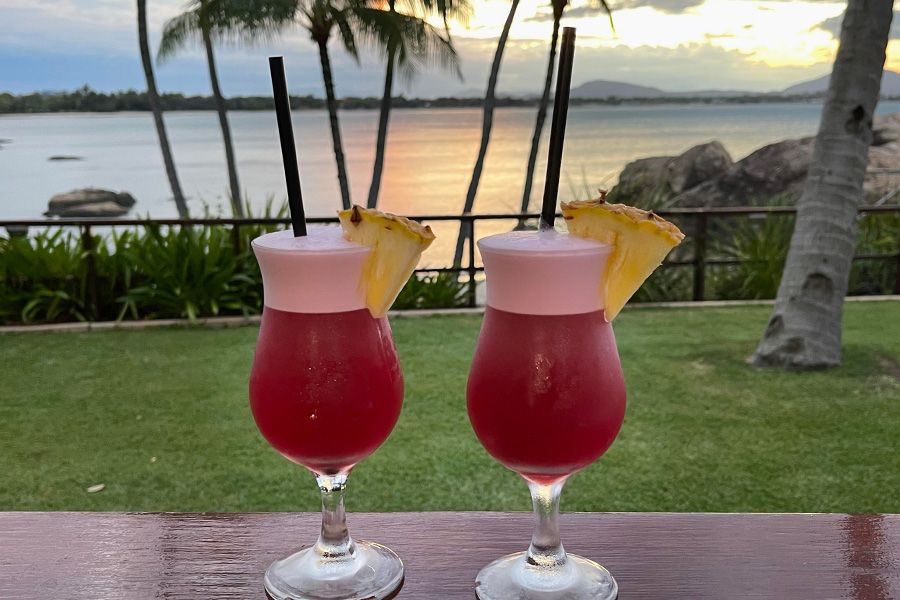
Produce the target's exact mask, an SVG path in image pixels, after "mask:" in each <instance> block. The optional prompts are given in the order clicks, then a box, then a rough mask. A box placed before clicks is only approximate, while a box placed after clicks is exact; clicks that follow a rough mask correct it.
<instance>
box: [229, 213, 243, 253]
mask: <svg viewBox="0 0 900 600" xmlns="http://www.w3.org/2000/svg"><path fill="white" fill-rule="evenodd" d="M231 247H232V250H234V257H235V258H237V257H238V256H240V254H241V225H240V223H238V222H237V221H234V222H233V223H232V224H231Z"/></svg>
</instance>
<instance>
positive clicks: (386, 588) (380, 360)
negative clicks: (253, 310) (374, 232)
mask: <svg viewBox="0 0 900 600" xmlns="http://www.w3.org/2000/svg"><path fill="white" fill-rule="evenodd" d="M253 250H254V252H255V253H256V257H257V260H258V261H259V265H260V270H261V271H262V275H263V286H264V293H265V308H264V310H263V316H262V325H261V327H260V330H259V340H258V342H257V346H256V355H255V357H254V360H253V369H252V372H251V374H250V407H251V409H252V411H253V417H254V419H255V420H256V424H257V426H258V427H259V430H260V432H261V433H262V434H263V436H264V437H265V438H266V440H267V441H268V442H269V443H270V444H271V445H272V446H273V447H274V448H275V449H276V450H277V451H278V452H280V453H281V454H282V455H284V456H285V457H287V458H289V459H290V460H292V461H294V462H295V463H298V464H300V465H302V466H304V467H306V468H307V469H309V470H310V471H312V473H313V474H314V475H315V477H316V483H317V484H318V487H319V490H320V492H321V495H322V529H321V533H320V535H319V539H318V541H317V542H316V543H315V544H314V545H312V546H310V547H307V548H304V549H302V550H300V551H299V552H296V553H294V554H292V555H290V556H288V557H287V558H284V559H282V560H277V561H275V562H274V563H272V565H271V566H270V567H269V569H268V570H267V571H266V575H265V587H266V592H267V596H268V597H270V598H273V599H274V600H300V599H310V598H327V599H331V600H360V599H363V598H366V599H369V598H376V599H377V598H386V597H389V596H390V595H391V594H393V593H394V592H395V591H396V589H397V588H398V587H399V586H400V584H401V583H402V581H403V563H402V562H401V561H400V559H399V558H398V557H397V555H396V554H394V553H393V552H392V551H391V550H390V549H388V548H385V547H384V546H381V545H379V544H375V543H372V542H363V541H356V540H353V539H352V538H351V537H350V535H349V533H348V531H347V525H346V520H345V513H344V504H343V494H344V490H345V487H346V482H347V476H348V475H349V473H350V470H351V469H352V468H353V467H354V465H356V464H357V463H358V462H359V461H361V460H363V459H364V458H366V457H367V456H369V455H370V454H371V453H372V452H374V451H375V449H376V448H378V446H380V445H381V444H382V443H383V442H384V441H385V440H386V439H387V437H388V435H390V433H391V430H392V429H393V428H394V424H395V423H396V422H397V418H398V417H399V415H400V408H401V406H402V404H403V377H402V375H401V373H400V365H399V363H398V361H397V353H396V350H395V348H394V342H393V339H392V338H391V328H390V325H389V324H388V320H387V317H386V316H384V314H377V315H374V316H373V313H372V312H371V310H370V308H369V306H368V304H367V289H368V283H369V279H368V270H369V268H370V265H372V264H373V263H372V259H373V258H379V257H378V256H376V254H375V250H373V248H372V247H369V246H367V245H365V244H362V243H356V242H351V241H349V240H348V239H345V235H344V234H343V233H342V231H341V229H339V228H337V227H319V228H317V227H310V228H309V232H308V234H307V235H306V236H302V237H294V236H293V235H292V234H291V232H289V231H283V232H278V233H272V234H267V235H264V236H261V237H259V238H257V239H255V240H254V241H253ZM380 258H382V259H384V257H383V256H381V257H380ZM415 258H417V256H416V257H415ZM413 264H414V263H413ZM409 270H410V271H411V269H409ZM401 276H405V277H408V276H409V273H408V272H406V273H405V274H404V273H401V274H398V275H397V277H401ZM395 287H396V286H395ZM382 300H383V302H382V304H386V305H387V306H389V305H390V303H391V302H392V301H393V297H390V298H383V299H382Z"/></svg>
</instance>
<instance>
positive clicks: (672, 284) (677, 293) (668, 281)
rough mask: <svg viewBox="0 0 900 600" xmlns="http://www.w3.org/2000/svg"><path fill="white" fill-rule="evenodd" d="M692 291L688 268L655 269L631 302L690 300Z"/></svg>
mask: <svg viewBox="0 0 900 600" xmlns="http://www.w3.org/2000/svg"><path fill="white" fill-rule="evenodd" d="M692 291H693V283H692V281H691V272H690V267H682V266H677V267H665V268H662V269H657V270H656V271H654V272H653V274H652V275H651V276H650V277H648V278H647V281H645V282H644V284H643V285H642V286H641V287H640V289H638V291H637V292H635V294H634V296H632V298H631V302H675V301H679V300H690V299H691V293H692Z"/></svg>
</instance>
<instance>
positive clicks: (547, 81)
mask: <svg viewBox="0 0 900 600" xmlns="http://www.w3.org/2000/svg"><path fill="white" fill-rule="evenodd" d="M597 2H598V4H599V6H600V7H601V8H603V9H604V10H605V11H606V14H607V15H609V26H610V27H613V29H615V27H614V25H613V21H612V11H611V10H610V9H609V5H608V4H607V3H606V0H597ZM550 4H551V5H552V8H553V35H552V36H551V37H550V59H549V61H548V62H547V75H546V76H545V77H544V92H543V93H542V94H541V101H540V103H539V104H538V112H537V118H536V119H535V122H534V135H532V137H531V152H530V153H529V155H528V167H527V168H526V170H525V187H524V189H523V190H522V208H521V210H520V211H519V212H521V213H527V212H528V205H529V204H530V203H531V186H532V183H533V182H534V168H535V165H536V164H537V155H538V147H539V146H540V145H541V134H542V133H543V131H544V121H546V120H547V107H548V106H549V105H550V86H551V85H552V84H553V66H554V65H555V64H556V47H557V41H558V39H559V22H560V20H561V19H562V16H563V12H565V10H566V7H567V6H568V5H569V0H550Z"/></svg>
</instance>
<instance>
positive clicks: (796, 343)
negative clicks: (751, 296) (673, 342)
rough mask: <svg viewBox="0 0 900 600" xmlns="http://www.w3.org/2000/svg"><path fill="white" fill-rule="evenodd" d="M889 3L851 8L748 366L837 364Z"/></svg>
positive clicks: (866, 2)
mask: <svg viewBox="0 0 900 600" xmlns="http://www.w3.org/2000/svg"><path fill="white" fill-rule="evenodd" d="M892 5H893V0H849V2H848V4H847V11H846V13H845V14H844V22H843V25H842V27H841V41H840V47H839V49H838V53H837V58H835V61H834V68H833V71H832V74H831V83H830V85H829V88H828V94H827V96H826V98H825V105H824V108H823V110H822V121H821V124H820V126H819V132H818V135H817V136H816V142H815V149H814V151H813V160H812V164H811V166H810V170H809V175H808V176H807V180H806V185H805V188H804V190H803V195H802V196H801V198H800V199H799V200H798V202H797V221H796V225H795V227H794V234H793V236H792V238H791V246H790V250H789V251H788V256H787V262H786V264H785V267H784V273H783V274H782V278H781V285H780V286H779V289H778V297H777V299H776V301H775V309H774V311H773V313H772V317H771V318H770V319H769V323H768V326H767V327H766V331H765V333H764V334H763V338H762V340H761V341H760V342H759V346H758V347H757V349H756V352H755V353H754V354H753V356H752V357H751V359H750V360H751V362H752V363H753V364H755V365H757V366H771V367H782V368H785V369H814V368H825V367H833V366H836V365H839V364H840V362H841V318H842V310H843V303H844V296H845V295H846V293H847V285H848V280H849V277H850V267H851V263H852V258H853V252H854V248H855V245H856V216H857V209H858V206H859V203H860V200H861V199H862V194H863V190H862V186H863V178H864V176H865V173H866V167H867V165H868V153H869V145H870V144H871V142H872V118H873V113H874V112H875V106H876V104H877V102H878V95H879V90H880V87H881V76H882V71H883V68H884V60H885V48H886V46H887V40H888V32H889V30H890V25H891V17H892V13H893V6H892Z"/></svg>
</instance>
